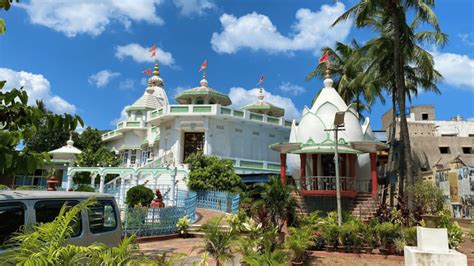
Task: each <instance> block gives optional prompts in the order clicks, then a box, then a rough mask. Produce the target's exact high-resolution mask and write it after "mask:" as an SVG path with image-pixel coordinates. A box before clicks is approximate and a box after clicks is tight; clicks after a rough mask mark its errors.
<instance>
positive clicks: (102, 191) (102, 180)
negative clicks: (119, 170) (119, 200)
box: [99, 174, 105, 193]
mask: <svg viewBox="0 0 474 266" xmlns="http://www.w3.org/2000/svg"><path fill="white" fill-rule="evenodd" d="M104 183H105V174H102V175H100V183H99V193H104Z"/></svg>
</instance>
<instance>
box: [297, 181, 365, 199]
mask: <svg viewBox="0 0 474 266" xmlns="http://www.w3.org/2000/svg"><path fill="white" fill-rule="evenodd" d="M295 183H296V187H297V189H298V190H300V191H301V195H302V196H336V177H335V176H306V177H301V178H299V179H295ZM339 187H340V189H341V197H347V198H354V197H356V196H357V191H356V189H355V184H354V178H352V177H346V176H341V177H339Z"/></svg>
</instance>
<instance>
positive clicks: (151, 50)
mask: <svg viewBox="0 0 474 266" xmlns="http://www.w3.org/2000/svg"><path fill="white" fill-rule="evenodd" d="M154 51H156V45H154V44H153V46H152V47H150V49H149V50H148V52H150V53H151V52H154Z"/></svg>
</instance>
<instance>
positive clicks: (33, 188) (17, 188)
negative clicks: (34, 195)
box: [15, 186, 36, 190]
mask: <svg viewBox="0 0 474 266" xmlns="http://www.w3.org/2000/svg"><path fill="white" fill-rule="evenodd" d="M15 190H36V187H35V186H19V187H16V188H15Z"/></svg>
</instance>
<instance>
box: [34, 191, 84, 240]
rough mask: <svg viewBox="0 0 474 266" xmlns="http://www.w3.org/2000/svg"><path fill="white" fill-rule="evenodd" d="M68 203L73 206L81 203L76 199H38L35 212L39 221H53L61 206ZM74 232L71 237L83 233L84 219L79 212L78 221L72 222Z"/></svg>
mask: <svg viewBox="0 0 474 266" xmlns="http://www.w3.org/2000/svg"><path fill="white" fill-rule="evenodd" d="M64 203H67V205H68V206H70V207H72V206H75V205H76V204H78V203H79V201H76V200H73V201H71V200H69V201H66V200H45V201H38V202H36V203H35V213H36V222H37V223H49V222H52V221H53V220H54V219H56V217H57V216H58V214H59V211H60V210H61V207H62V206H63V205H64ZM72 227H73V233H72V234H71V237H76V236H79V235H80V234H81V233H82V219H81V214H80V213H79V214H78V215H77V217H76V222H75V223H73V224H72Z"/></svg>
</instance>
